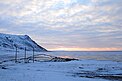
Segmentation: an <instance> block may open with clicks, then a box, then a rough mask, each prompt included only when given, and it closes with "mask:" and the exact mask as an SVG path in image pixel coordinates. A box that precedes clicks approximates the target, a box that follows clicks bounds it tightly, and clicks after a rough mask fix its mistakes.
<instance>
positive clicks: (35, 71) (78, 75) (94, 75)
mask: <svg viewBox="0 0 122 81" xmlns="http://www.w3.org/2000/svg"><path fill="white" fill-rule="evenodd" d="M3 53H4V52H3ZM6 53H7V52H6ZM8 53H9V54H10V53H12V54H13V53H14V52H8ZM22 53H23V52H22ZM30 53H31V52H30ZM48 53H49V52H47V53H46V52H45V54H48ZM12 54H11V55H12ZM19 54H21V52H20V53H19ZM28 54H29V52H28ZM40 54H42V53H40ZM2 55H3V54H2ZM13 55H14V54H13ZM22 55H23V54H22ZM30 55H31V54H30ZM7 56H8V55H6V57H7ZM0 57H1V56H0ZM0 81H122V62H116V61H105V60H104V61H103V60H101V61H100V60H88V59H85V60H75V61H69V62H37V61H36V62H34V63H33V62H31V61H30V63H24V62H21V63H15V62H14V61H8V62H3V63H1V64H0Z"/></svg>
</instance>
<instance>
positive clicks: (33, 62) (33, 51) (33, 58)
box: [33, 47, 34, 63]
mask: <svg viewBox="0 0 122 81" xmlns="http://www.w3.org/2000/svg"><path fill="white" fill-rule="evenodd" d="M33 63H34V47H33Z"/></svg>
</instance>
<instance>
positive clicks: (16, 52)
mask: <svg viewBox="0 0 122 81" xmlns="http://www.w3.org/2000/svg"><path fill="white" fill-rule="evenodd" d="M15 49H16V53H15V63H17V46H15Z"/></svg>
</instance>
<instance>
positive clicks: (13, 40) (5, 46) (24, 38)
mask: <svg viewBox="0 0 122 81" xmlns="http://www.w3.org/2000/svg"><path fill="white" fill-rule="evenodd" d="M16 47H17V49H19V50H24V49H25V47H26V49H27V50H33V48H34V49H35V51H46V49H44V48H43V47H41V46H39V45H38V44H37V43H36V42H35V41H33V40H32V39H31V38H30V37H29V36H28V35H11V34H2V33H0V49H1V50H11V51H15V50H14V49H15V48H16Z"/></svg>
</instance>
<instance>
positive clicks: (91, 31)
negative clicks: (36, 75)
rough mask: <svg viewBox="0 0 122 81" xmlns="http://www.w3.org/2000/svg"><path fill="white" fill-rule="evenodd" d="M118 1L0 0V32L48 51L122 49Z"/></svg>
mask: <svg viewBox="0 0 122 81" xmlns="http://www.w3.org/2000/svg"><path fill="white" fill-rule="evenodd" d="M121 4H122V0H0V33H8V34H22V35H25V34H27V35H29V36H30V37H31V38H32V39H34V40H35V41H36V42H37V43H38V44H39V45H41V46H43V47H45V48H46V49H48V50H67V51H109V50H115V51H116V50H119V51H120V50H122V5H121Z"/></svg>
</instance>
